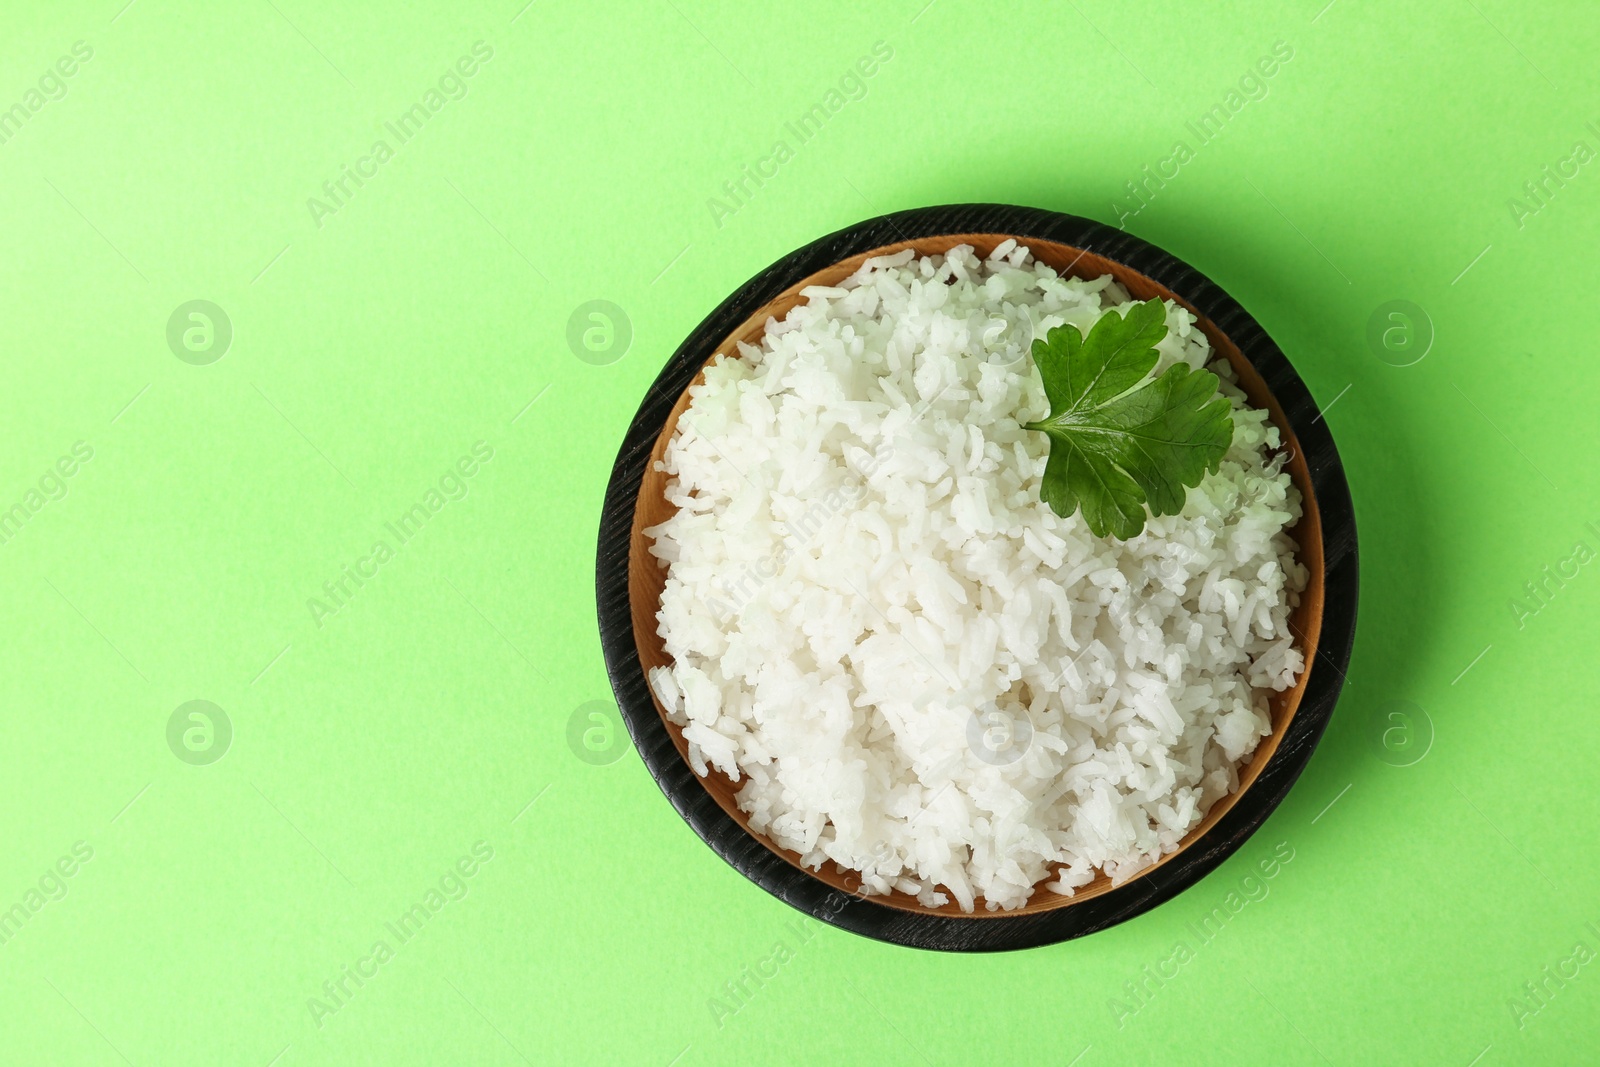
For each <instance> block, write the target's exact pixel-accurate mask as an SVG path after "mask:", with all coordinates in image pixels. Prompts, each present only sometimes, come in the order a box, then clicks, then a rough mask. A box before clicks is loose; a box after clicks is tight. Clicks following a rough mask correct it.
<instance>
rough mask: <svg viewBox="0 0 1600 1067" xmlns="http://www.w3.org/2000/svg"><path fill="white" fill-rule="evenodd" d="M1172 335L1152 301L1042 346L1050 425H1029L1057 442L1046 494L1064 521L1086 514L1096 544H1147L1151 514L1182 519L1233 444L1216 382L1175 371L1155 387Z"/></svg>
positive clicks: (1038, 352) (1037, 346)
mask: <svg viewBox="0 0 1600 1067" xmlns="http://www.w3.org/2000/svg"><path fill="white" fill-rule="evenodd" d="M1166 335H1167V310H1166V306H1165V304H1163V302H1162V301H1160V300H1148V301H1146V302H1144V303H1142V304H1136V305H1135V306H1133V307H1131V308H1129V309H1128V313H1127V314H1126V315H1121V314H1118V313H1117V312H1115V311H1109V312H1107V313H1106V314H1105V315H1103V316H1101V318H1100V321H1098V322H1096V323H1095V324H1094V326H1093V328H1091V329H1090V330H1089V336H1088V338H1087V339H1085V338H1084V336H1083V335H1082V334H1081V333H1079V332H1078V329H1077V327H1075V326H1072V325H1070V324H1068V325H1064V326H1057V327H1056V328H1055V329H1053V330H1051V331H1050V333H1049V335H1048V336H1047V337H1045V338H1042V339H1035V340H1034V342H1033V361H1034V364H1035V365H1036V366H1038V368H1039V374H1040V377H1041V378H1043V380H1044V391H1045V395H1046V396H1047V397H1048V398H1049V399H1050V416H1049V417H1048V418H1046V419H1041V420H1040V421H1038V422H1030V423H1026V424H1025V428H1026V429H1029V430H1038V431H1039V432H1041V433H1044V434H1047V435H1048V436H1049V437H1050V458H1049V460H1048V461H1047V462H1046V463H1045V468H1044V483H1043V485H1042V486H1041V487H1040V492H1039V495H1040V497H1042V498H1043V500H1044V502H1045V503H1046V504H1049V505H1050V508H1051V510H1053V511H1054V512H1055V513H1056V514H1057V515H1060V516H1062V517H1063V518H1065V517H1066V516H1068V515H1071V514H1072V513H1073V512H1075V511H1077V510H1078V509H1079V508H1080V507H1081V508H1082V509H1083V518H1084V521H1085V522H1087V523H1088V524H1089V529H1090V530H1091V531H1093V533H1094V535H1095V536H1096V537H1105V536H1106V535H1108V534H1109V535H1111V536H1113V537H1117V538H1120V539H1123V540H1126V539H1127V538H1130V537H1135V536H1137V535H1138V534H1139V533H1140V532H1141V531H1143V530H1144V523H1145V507H1146V506H1147V505H1148V507H1149V509H1150V513H1151V514H1152V515H1175V514H1177V513H1178V512H1179V511H1181V510H1182V509H1183V500H1184V496H1185V495H1186V493H1187V490H1188V489H1190V488H1193V487H1194V486H1197V485H1199V484H1200V479H1202V478H1204V477H1205V475H1206V473H1207V472H1208V471H1210V472H1212V473H1215V472H1216V470H1217V469H1218V467H1219V466H1220V465H1221V463H1222V457H1223V456H1224V455H1225V454H1226V453H1227V451H1228V445H1229V444H1230V443H1231V442H1232V441H1233V417H1232V414H1231V410H1232V409H1231V408H1230V406H1229V404H1228V401H1227V399H1226V398H1224V397H1219V396H1217V376H1216V375H1215V374H1212V373H1211V372H1210V371H1205V370H1193V369H1191V368H1190V367H1189V365H1188V364H1186V363H1174V364H1173V365H1172V366H1170V367H1168V368H1167V369H1166V372H1165V373H1163V374H1162V375H1161V376H1160V377H1159V378H1156V379H1154V380H1151V379H1150V377H1149V375H1150V372H1151V371H1152V370H1153V369H1155V365H1156V361H1157V359H1158V358H1159V357H1158V356H1157V354H1156V348H1155V346H1156V344H1157V343H1158V342H1159V341H1160V340H1161V339H1162V338H1163V337H1165V336H1166Z"/></svg>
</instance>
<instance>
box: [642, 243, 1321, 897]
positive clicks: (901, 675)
mask: <svg viewBox="0 0 1600 1067" xmlns="http://www.w3.org/2000/svg"><path fill="white" fill-rule="evenodd" d="M804 295H805V298H806V300H805V303H803V304H801V305H800V306H798V307H796V308H795V309H794V310H793V311H792V312H790V313H789V315H787V316H786V317H785V318H784V319H783V320H782V321H775V320H769V321H768V322H767V324H766V329H765V332H764V335H763V336H762V338H761V341H760V344H759V345H741V346H740V350H739V354H738V355H736V356H728V357H719V358H717V359H716V360H715V361H714V362H712V363H711V364H710V365H709V366H708V367H707V368H706V372H705V378H704V381H703V382H702V383H699V384H696V385H695V386H694V387H692V388H691V390H690V396H691V402H690V405H689V407H688V409H687V410H686V411H685V412H684V415H683V417H682V418H681V419H680V421H679V424H678V429H677V432H676V434H675V436H674V437H673V438H672V439H671V441H670V442H669V444H668V447H667V448H666V451H665V455H664V458H663V460H662V469H663V470H664V471H665V472H666V473H667V474H668V475H669V476H670V479H669V482H668V487H667V496H668V499H669V500H670V501H671V503H672V504H674V505H675V506H676V507H677V512H676V514H675V515H674V516H673V517H672V518H670V519H668V520H667V521H665V522H663V523H661V524H660V525H659V526H655V527H653V528H651V529H650V530H649V531H647V532H648V534H649V536H650V537H651V539H652V547H651V551H652V552H653V553H654V554H655V556H656V557H657V558H658V559H659V560H660V562H661V564H662V565H663V566H665V567H666V568H667V578H666V588H665V591H664V592H663V594H662V598H661V609H660V612H659V614H658V616H657V618H658V622H659V627H660V630H659V632H660V634H661V637H662V639H663V641H664V643H665V647H666V651H667V652H668V654H669V655H670V656H671V657H672V666H670V667H662V668H656V669H655V670H653V671H652V672H651V674H650V682H651V685H652V688H653V689H654V691H655V692H656V694H657V696H658V698H659V699H660V701H661V703H662V706H663V707H664V708H665V709H666V710H667V714H668V716H669V717H670V718H671V719H672V721H673V722H675V723H677V724H678V725H679V726H681V727H682V728H683V733H684V737H685V738H686V740H687V742H688V747H689V758H690V762H691V764H692V765H693V767H694V770H695V772H696V773H698V774H700V775H702V776H703V775H706V774H709V773H713V772H720V773H722V774H725V775H727V776H728V777H729V778H730V779H732V780H733V781H734V782H736V783H739V784H740V788H739V791H738V795H737V796H738V803H739V806H740V808H741V810H743V811H744V812H746V813H748V815H749V817H750V825H751V827H752V828H753V829H755V830H757V831H758V832H761V833H764V834H767V835H768V836H769V837H770V838H771V839H772V840H773V841H775V842H777V843H778V844H779V845H781V846H783V847H785V848H789V849H792V850H794V851H795V852H797V853H799V854H800V855H801V857H803V860H804V862H805V863H806V864H807V865H808V866H811V867H813V868H817V867H820V866H821V865H823V864H824V863H827V862H833V863H837V864H839V865H840V866H841V867H843V868H846V869H848V870H852V871H856V872H859V874H860V879H861V884H862V888H863V890H864V891H865V892H867V893H879V894H881V893H888V892H890V891H893V890H900V891H901V892H904V893H907V894H910V895H911V896H914V897H916V898H917V899H918V900H919V901H921V902H922V904H924V905H925V906H940V905H943V904H946V903H948V902H949V900H950V899H951V898H954V899H955V900H956V901H957V902H958V903H959V905H960V907H961V908H962V909H963V910H965V911H968V912H970V911H972V910H973V909H974V908H975V907H979V906H982V907H985V908H988V909H990V910H994V909H1002V908H1003V909H1011V908H1016V907H1019V906H1021V905H1022V904H1024V903H1026V902H1027V901H1028V900H1029V898H1030V896H1031V895H1032V894H1033V893H1034V891H1035V888H1036V887H1042V888H1043V889H1044V890H1046V891H1049V892H1054V893H1061V894H1067V895H1070V894H1072V893H1073V892H1074V891H1075V890H1076V889H1078V888H1079V887H1082V886H1084V885H1086V884H1087V883H1088V882H1090V881H1091V880H1092V879H1093V878H1094V877H1095V876H1096V874H1097V873H1098V872H1100V871H1105V872H1106V873H1108V874H1109V875H1110V876H1111V877H1112V879H1113V880H1114V881H1117V882H1121V881H1123V880H1126V879H1127V878H1129V877H1131V876H1132V875H1134V874H1136V873H1137V872H1139V871H1140V870H1142V869H1144V868H1146V867H1147V866H1149V865H1150V864H1151V863H1153V862H1154V861H1155V860H1157V859H1159V858H1160V857H1161V856H1162V855H1163V854H1165V853H1168V852H1171V851H1172V850H1173V849H1174V848H1176V846H1177V844H1178V842H1179V841H1180V840H1181V839H1182V838H1183V837H1184V835H1185V834H1186V833H1188V831H1189V830H1190V829H1191V828H1193V827H1194V826H1195V825H1196V824H1197V823H1199V822H1200V820H1201V819H1202V818H1204V816H1205V813H1206V811H1207V810H1208V809H1209V808H1210V807H1211V805H1212V804H1213V803H1215V802H1216V801H1217V800H1218V799H1220V798H1221V797H1223V796H1226V795H1228V794H1229V793H1231V792H1233V791H1234V790H1235V789H1237V788H1238V783H1239V779H1238V770H1239V767H1240V766H1241V765H1242V764H1243V763H1244V762H1245V761H1247V760H1248V758H1249V757H1250V755H1251V753H1253V752H1254V751H1255V748H1256V746H1257V744H1258V743H1259V741H1260V740H1261V738H1262V737H1264V736H1266V735H1267V734H1268V733H1269V731H1270V723H1269V719H1268V715H1267V693H1268V692H1269V691H1271V690H1283V689H1285V688H1288V687H1289V686H1291V685H1293V684H1294V682H1295V680H1296V678H1297V676H1298V675H1299V673H1300V672H1301V671H1302V670H1303V669H1304V661H1303V658H1302V656H1301V653H1300V651H1299V650H1298V649H1297V648H1296V647H1295V644H1294V636H1293V634H1292V633H1291V632H1290V630H1289V625H1288V620H1289V616H1290V614H1291V612H1292V611H1293V609H1294V607H1295V606H1296V604H1297V603H1298V601H1299V594H1300V592H1301V591H1302V589H1303V588H1304V586H1305V581H1306V571H1305V569H1304V568H1303V567H1302V566H1301V565H1300V564H1299V563H1298V562H1297V561H1296V560H1295V548H1296V546H1295V545H1294V543H1293V542H1292V541H1291V539H1290V538H1289V536H1288V535H1287V534H1286V533H1285V532H1284V531H1285V529H1286V528H1287V527H1289V526H1291V525H1292V524H1293V523H1294V522H1295V520H1296V519H1298V518H1299V516H1300V513H1301V501H1300V496H1299V493H1298V492H1297V490H1296V489H1295V487H1294V486H1293V484H1291V481H1290V479H1289V476H1288V474H1287V473H1286V472H1285V471H1284V470H1283V469H1282V468H1283V462H1284V457H1283V456H1282V455H1281V454H1280V453H1278V452H1277V449H1278V444H1279V438H1278V431H1277V429H1276V428H1275V427H1274V426H1272V425H1271V423H1270V422H1269V421H1268V418H1267V415H1266V413H1265V412H1263V411H1259V410H1255V409H1252V408H1250V407H1249V406H1248V405H1247V404H1246V402H1245V400H1244V395H1243V393H1242V392H1240V390H1239V389H1238V388H1237V387H1236V385H1235V384H1234V376H1233V374H1232V372H1231V370H1230V369H1229V368H1228V365H1227V363H1226V362H1225V361H1220V360H1219V361H1218V362H1217V363H1216V364H1215V365H1214V366H1212V367H1211V369H1212V370H1213V371H1215V372H1216V373H1217V374H1218V375H1219V376H1220V377H1221V379H1222V385H1221V392H1222V394H1223V395H1224V396H1226V397H1227V398H1228V399H1229V401H1230V402H1231V403H1232V405H1233V409H1234V410H1233V419H1234V436H1233V443H1232V445H1231V447H1230V448H1229V450H1228V453H1227V455H1226V457H1225V458H1224V459H1223V461H1222V465H1221V470H1220V471H1219V472H1218V473H1217V474H1214V475H1209V476H1207V477H1206V478H1205V480H1204V481H1203V482H1202V483H1201V484H1200V486H1199V488H1198V489H1195V490H1191V491H1190V492H1189V495H1188V500H1187V502H1186V504H1185V506H1184V508H1183V510H1182V512H1181V513H1180V514H1178V515H1173V516H1165V517H1162V518H1152V519H1150V520H1149V521H1148V523H1147V525H1146V527H1145V530H1144V532H1143V533H1142V534H1140V535H1139V536H1137V537H1134V538H1132V539H1131V540H1128V541H1117V540H1114V539H1110V538H1106V539H1102V538H1098V537H1095V536H1093V535H1092V534H1091V533H1090V532H1089V530H1088V528H1087V527H1086V526H1085V524H1084V522H1083V519H1082V517H1081V515H1073V516H1071V517H1069V518H1065V519H1063V518H1060V517H1059V516H1057V515H1055V514H1054V513H1053V512H1052V511H1051V510H1050V508H1049V507H1048V506H1046V505H1045V504H1043V503H1042V502H1041V501H1040V499H1039V483H1040V479H1041V477H1042V475H1043V471H1044V466H1045V459H1046V456H1047V454H1048V444H1047V440H1046V438H1045V436H1044V435H1043V434H1040V433H1036V432H1032V431H1025V430H1023V429H1022V428H1021V426H1020V423H1022V422H1025V421H1027V420H1029V419H1036V418H1041V417H1043V416H1044V415H1045V414H1046V413H1047V412H1048V409H1049V406H1048V403H1047V402H1046V400H1045V396H1044V390H1043V386H1042V384H1041V382H1040V379H1039V374H1038V372H1037V370H1036V369H1035V368H1034V366H1033V362H1032V357H1031V355H1030V353H1029V343H1030V341H1031V339H1032V338H1033V337H1034V336H1035V335H1036V334H1037V335H1038V336H1043V335H1044V333H1045V331H1047V330H1049V329H1050V328H1052V327H1054V326H1057V325H1060V324H1062V323H1064V322H1070V323H1073V324H1075V325H1076V326H1077V327H1078V328H1079V329H1080V330H1081V331H1083V332H1084V333H1085V334H1087V333H1088V331H1089V329H1090V327H1091V326H1092V325H1093V323H1094V322H1095V321H1096V319H1098V318H1099V317H1100V316H1101V315H1102V314H1104V313H1105V312H1106V311H1108V310H1110V309H1113V308H1116V309H1121V310H1124V311H1125V310H1126V309H1127V307H1128V306H1129V305H1130V304H1131V302H1132V301H1131V300H1130V297H1129V295H1128V293H1127V292H1125V291H1124V290H1123V289H1122V288H1121V287H1120V286H1119V285H1118V284H1117V283H1116V282H1115V281H1113V280H1112V279H1111V278H1110V277H1109V276H1107V277H1101V278H1096V279H1093V280H1079V279H1074V278H1064V277H1060V276H1058V275H1057V274H1056V272H1055V271H1053V270H1052V269H1050V268H1049V267H1048V266H1046V265H1044V264H1042V263H1039V262H1037V261H1035V260H1034V259H1033V258H1032V257H1031V255H1030V254H1029V252H1028V250H1027V249H1026V248H1025V247H1021V246H1018V245H1016V244H1015V243H1014V242H1011V241H1007V242H1005V243H1004V244H1002V245H1001V246H1000V247H999V248H997V249H995V251H994V252H993V254H991V255H990V256H989V257H987V259H980V258H979V257H978V256H977V255H976V254H975V253H974V251H973V250H972V249H971V248H970V247H968V246H961V247H958V248H955V249H952V250H951V251H950V252H949V253H948V254H947V255H944V256H928V257H923V258H915V257H914V256H913V255H912V253H911V252H910V251H905V252H901V253H899V254H897V255H894V256H886V257H879V258H876V259H873V260H869V261H868V262H867V263H866V264H865V265H863V266H862V268H861V269H860V270H859V271H857V272H856V273H855V274H854V275H853V276H851V277H850V278H849V279H847V280H846V281H844V282H841V283H840V284H839V285H837V286H832V287H821V286H817V287H812V288H811V289H809V290H807V291H806V292H805V294H804ZM1167 324H1168V328H1169V330H1168V334H1167V337H1166V338H1165V339H1164V340H1163V341H1162V342H1161V343H1160V345H1159V346H1158V351H1159V354H1160V362H1159V364H1158V365H1157V373H1159V372H1160V371H1161V370H1163V369H1165V368H1166V367H1167V366H1169V365H1171V364H1172V363H1174V362H1177V361H1183V362H1186V363H1188V364H1190V365H1191V366H1194V367H1200V366H1203V365H1206V364H1207V363H1208V362H1209V360H1210V359H1211V355H1212V354H1211V351H1210V347H1209V345H1208V343H1207V341H1206V339H1205V336H1204V334H1202V333H1201V332H1200V331H1199V330H1198V329H1197V328H1196V326H1195V323H1194V319H1193V316H1191V315H1190V314H1189V313H1188V312H1187V311H1185V310H1184V309H1183V308H1181V307H1178V306H1176V305H1172V304H1169V305H1168V308H1167Z"/></svg>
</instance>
